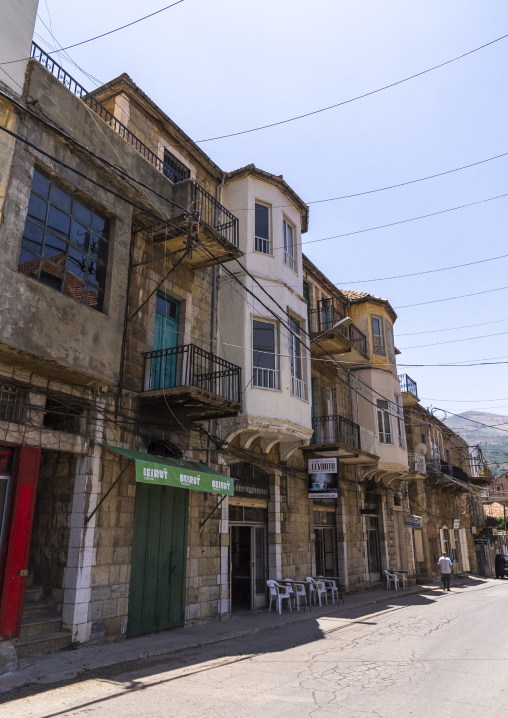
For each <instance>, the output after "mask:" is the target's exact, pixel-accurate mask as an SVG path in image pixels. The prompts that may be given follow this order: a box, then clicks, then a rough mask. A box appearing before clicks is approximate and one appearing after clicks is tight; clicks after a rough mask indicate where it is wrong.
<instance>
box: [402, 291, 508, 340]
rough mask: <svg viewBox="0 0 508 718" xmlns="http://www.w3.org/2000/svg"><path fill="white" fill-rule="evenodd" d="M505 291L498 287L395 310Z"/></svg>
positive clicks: (403, 305)
mask: <svg viewBox="0 0 508 718" xmlns="http://www.w3.org/2000/svg"><path fill="white" fill-rule="evenodd" d="M505 289H508V287H496V288H495V289H484V290H483V291H482V292H471V294H459V295H457V296H456V297H444V298H443V299H429V300H427V301H426V302H416V303H415V304H402V305H401V306H400V307H395V309H408V308H409V307H421V306H422V305H423V304H437V303H438V302H451V301H452V300H453V299H464V298H465V297H477V296H479V295H480V294H490V293H492V292H502V291H503V290H505ZM443 343H444V342H443Z"/></svg>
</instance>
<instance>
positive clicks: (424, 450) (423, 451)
mask: <svg viewBox="0 0 508 718" xmlns="http://www.w3.org/2000/svg"><path fill="white" fill-rule="evenodd" d="M427 450H428V447H427V444H418V446H417V447H416V448H415V454H422V455H423V456H425V454H426V453H427Z"/></svg>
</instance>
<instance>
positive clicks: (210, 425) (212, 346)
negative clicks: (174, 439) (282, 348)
mask: <svg viewBox="0 0 508 718" xmlns="http://www.w3.org/2000/svg"><path fill="white" fill-rule="evenodd" d="M225 179H226V176H225V175H224V174H223V175H222V181H221V183H220V184H219V185H218V186H217V192H216V195H215V198H216V200H217V202H220V198H221V197H220V196H221V188H222V186H223V185H224V181H225ZM217 214H218V210H217V209H216V210H215V224H217ZM216 304H217V265H216V264H214V265H213V276H212V309H211V317H210V354H214V353H215V309H216ZM212 431H213V419H209V420H208V442H207V446H206V463H207V465H210V455H211V451H212V441H211V439H210V434H211V433H212Z"/></svg>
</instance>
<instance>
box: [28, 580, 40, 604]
mask: <svg viewBox="0 0 508 718" xmlns="http://www.w3.org/2000/svg"><path fill="white" fill-rule="evenodd" d="M41 597H42V586H37V585H32V584H30V585H29V586H26V587H25V598H24V602H25V603H33V602H34V601H39V600H40V598H41Z"/></svg>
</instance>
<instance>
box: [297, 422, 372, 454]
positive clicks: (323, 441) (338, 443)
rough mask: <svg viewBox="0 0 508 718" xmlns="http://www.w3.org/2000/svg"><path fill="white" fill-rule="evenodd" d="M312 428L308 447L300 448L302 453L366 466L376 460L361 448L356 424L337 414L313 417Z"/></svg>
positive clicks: (359, 433) (359, 431)
mask: <svg viewBox="0 0 508 718" xmlns="http://www.w3.org/2000/svg"><path fill="white" fill-rule="evenodd" d="M312 428H313V429H314V434H313V436H312V439H311V441H310V444H309V446H305V447H302V451H304V452H310V453H312V454H313V455H315V456H338V457H339V458H340V460H341V461H342V462H343V463H345V464H366V463H367V464H368V463H371V462H373V461H376V460H377V456H376V455H375V454H372V453H370V452H369V451H367V450H366V449H365V448H362V441H361V429H360V427H359V426H358V424H355V423H354V422H353V421H350V420H349V419H346V418H345V417H343V416H340V415H339V414H337V415H335V416H315V417H313V419H312ZM370 448H371V447H369V449H370Z"/></svg>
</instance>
